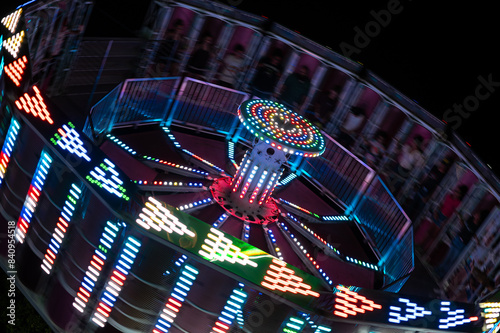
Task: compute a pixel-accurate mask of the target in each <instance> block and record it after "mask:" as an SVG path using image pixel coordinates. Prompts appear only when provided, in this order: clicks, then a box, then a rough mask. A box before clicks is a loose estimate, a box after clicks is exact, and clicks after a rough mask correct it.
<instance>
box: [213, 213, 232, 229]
mask: <svg viewBox="0 0 500 333" xmlns="http://www.w3.org/2000/svg"><path fill="white" fill-rule="evenodd" d="M228 217H229V215H227V214H226V213H222V215H221V216H219V218H218V219H217V221H215V222H214V223H213V224H212V227H214V228H219V227H220V226H222V224H224V222H226V220H227V218H228Z"/></svg>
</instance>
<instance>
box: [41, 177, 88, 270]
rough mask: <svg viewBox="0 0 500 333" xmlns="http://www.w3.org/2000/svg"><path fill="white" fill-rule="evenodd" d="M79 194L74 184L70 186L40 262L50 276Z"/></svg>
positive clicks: (79, 191)
mask: <svg viewBox="0 0 500 333" xmlns="http://www.w3.org/2000/svg"><path fill="white" fill-rule="evenodd" d="M81 193H82V191H81V190H80V189H79V188H78V187H77V186H76V185H75V184H71V188H70V190H69V193H68V195H67V196H66V199H67V200H66V201H65V202H64V206H63V209H62V210H61V215H60V216H59V220H58V222H57V225H56V227H55V228H54V233H53V234H52V238H51V239H50V242H49V247H48V248H47V251H45V256H44V258H43V260H42V265H41V267H42V269H43V270H44V271H45V273H47V274H50V272H51V270H52V266H53V265H54V262H55V261H56V259H57V255H58V254H59V250H60V248H61V244H62V242H63V240H64V236H65V235H66V231H67V230H68V228H69V224H70V222H71V218H72V217H73V213H74V211H75V208H76V205H77V203H78V199H80V195H81Z"/></svg>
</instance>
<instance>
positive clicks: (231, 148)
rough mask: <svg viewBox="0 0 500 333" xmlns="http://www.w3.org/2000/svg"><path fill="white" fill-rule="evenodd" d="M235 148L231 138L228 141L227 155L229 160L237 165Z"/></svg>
mask: <svg viewBox="0 0 500 333" xmlns="http://www.w3.org/2000/svg"><path fill="white" fill-rule="evenodd" d="M234 148H235V144H234V142H233V141H231V140H229V141H228V142H227V157H228V159H229V161H231V163H233V165H235V166H236V165H237V164H236V161H235V160H234Z"/></svg>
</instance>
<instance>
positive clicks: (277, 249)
mask: <svg viewBox="0 0 500 333" xmlns="http://www.w3.org/2000/svg"><path fill="white" fill-rule="evenodd" d="M264 229H266V228H264ZM266 231H267V234H268V235H269V239H270V240H271V243H272V244H273V246H274V252H276V255H277V256H278V259H279V260H283V254H282V253H281V250H280V248H279V247H278V246H276V238H275V237H274V234H273V231H272V230H271V229H267V230H266Z"/></svg>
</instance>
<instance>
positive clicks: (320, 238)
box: [281, 213, 380, 271]
mask: <svg viewBox="0 0 500 333" xmlns="http://www.w3.org/2000/svg"><path fill="white" fill-rule="evenodd" d="M287 217H288V218H290V219H292V220H293V221H295V222H296V223H298V224H300V226H301V227H303V228H304V229H305V230H307V231H308V232H309V233H310V234H311V235H313V236H314V237H315V238H316V239H318V240H319V241H320V242H322V243H323V244H325V245H326V246H328V247H329V248H330V249H331V250H332V251H334V252H335V253H336V254H337V255H339V256H340V257H343V258H344V259H345V260H347V261H349V262H351V263H353V264H357V265H360V266H363V267H365V268H369V269H373V270H375V271H379V270H380V269H379V267H378V266H377V265H373V264H370V263H367V262H364V261H362V260H358V259H355V258H351V257H349V256H346V255H343V254H341V253H340V251H339V250H337V249H336V248H334V247H333V246H332V245H331V244H330V243H328V242H327V241H325V240H324V239H323V238H322V237H320V236H319V235H318V234H316V233H315V232H314V231H313V230H311V229H310V228H309V227H307V226H306V225H305V224H304V223H302V222H300V221H299V220H297V219H296V218H295V217H294V216H293V215H292V214H290V213H287ZM281 225H282V226H283V227H284V228H285V230H288V228H287V227H286V226H285V225H284V223H281Z"/></svg>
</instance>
